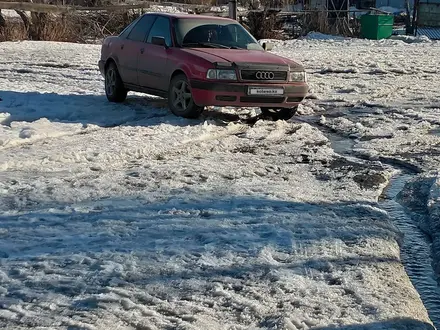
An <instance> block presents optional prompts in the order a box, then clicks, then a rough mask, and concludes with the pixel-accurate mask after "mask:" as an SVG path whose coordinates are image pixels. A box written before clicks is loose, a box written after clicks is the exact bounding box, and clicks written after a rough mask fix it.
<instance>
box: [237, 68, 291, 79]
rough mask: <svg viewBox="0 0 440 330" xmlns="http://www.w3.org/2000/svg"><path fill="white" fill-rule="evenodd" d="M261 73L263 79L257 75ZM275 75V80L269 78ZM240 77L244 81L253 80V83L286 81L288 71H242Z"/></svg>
mask: <svg viewBox="0 0 440 330" xmlns="http://www.w3.org/2000/svg"><path fill="white" fill-rule="evenodd" d="M258 72H260V74H261V73H262V74H261V76H262V77H261V78H260V77H258V78H257V73H258ZM271 73H273V78H272V79H271V77H270V78H268V76H271ZM240 76H241V79H242V80H252V81H271V80H275V81H286V80H287V72H286V71H271V70H241V71H240Z"/></svg>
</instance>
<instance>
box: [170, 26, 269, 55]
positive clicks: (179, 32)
mask: <svg viewBox="0 0 440 330" xmlns="http://www.w3.org/2000/svg"><path fill="white" fill-rule="evenodd" d="M175 31H176V38H177V43H178V45H179V46H181V47H200V48H233V49H256V50H263V48H262V47H261V46H260V45H259V44H258V42H257V40H255V38H254V37H253V36H252V35H251V34H250V33H249V32H247V31H246V30H245V29H244V28H243V26H242V25H240V24H238V23H235V22H231V21H228V20H219V19H201V18H195V19H191V18H182V19H178V20H177V22H176V24H175Z"/></svg>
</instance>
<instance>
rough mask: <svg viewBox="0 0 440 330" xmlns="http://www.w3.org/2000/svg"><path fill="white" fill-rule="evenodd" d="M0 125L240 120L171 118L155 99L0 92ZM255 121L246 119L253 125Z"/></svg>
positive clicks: (211, 115) (206, 115)
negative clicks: (116, 99) (113, 100)
mask: <svg viewBox="0 0 440 330" xmlns="http://www.w3.org/2000/svg"><path fill="white" fill-rule="evenodd" d="M0 113H4V114H5V113H6V114H7V115H3V116H0V124H2V125H10V124H11V123H12V122H20V121H24V122H33V121H37V120H40V119H44V118H45V119H47V120H49V121H52V122H61V123H76V124H77V123H81V124H83V126H87V125H97V126H100V127H114V126H119V125H133V126H154V125H160V124H162V123H168V124H172V125H178V126H188V125H198V124H200V122H202V121H204V120H212V121H213V123H214V124H215V123H216V122H217V123H218V124H219V125H223V124H225V123H228V122H231V121H239V120H241V119H242V118H241V117H240V116H239V115H238V114H234V113H225V112H220V111H212V110H205V111H204V112H203V113H202V115H201V116H200V118H198V119H186V118H181V117H177V116H175V115H173V114H172V113H171V111H170V110H169V108H168V105H167V100H166V99H163V98H159V97H155V96H150V95H145V96H139V95H137V94H135V95H129V96H128V97H127V99H126V101H125V102H123V103H111V102H109V101H108V100H107V98H106V96H105V95H95V94H57V93H39V92H15V91H5V90H0ZM256 120H258V118H256V119H255V118H251V119H249V118H245V119H244V121H248V123H251V124H252V123H253V122H255V121H256Z"/></svg>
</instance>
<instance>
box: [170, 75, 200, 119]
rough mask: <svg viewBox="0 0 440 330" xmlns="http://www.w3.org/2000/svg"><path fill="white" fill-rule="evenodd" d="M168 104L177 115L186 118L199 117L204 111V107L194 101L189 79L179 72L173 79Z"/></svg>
mask: <svg viewBox="0 0 440 330" xmlns="http://www.w3.org/2000/svg"><path fill="white" fill-rule="evenodd" d="M168 106H169V107H170V110H171V112H172V113H174V114H175V115H176V116H180V117H185V118H197V117H199V116H200V113H201V112H202V111H203V107H200V106H198V105H196V104H195V103H194V99H193V97H192V93H191V87H190V86H189V83H188V79H187V78H186V76H185V75H183V74H179V75H177V76H175V77H174V78H173V79H172V80H171V83H170V89H169V91H168Z"/></svg>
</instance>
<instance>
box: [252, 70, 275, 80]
mask: <svg viewBox="0 0 440 330" xmlns="http://www.w3.org/2000/svg"><path fill="white" fill-rule="evenodd" d="M255 77H256V78H257V79H260V80H272V79H273V78H275V74H274V73H273V72H267V71H258V72H257V73H256V74H255Z"/></svg>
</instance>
